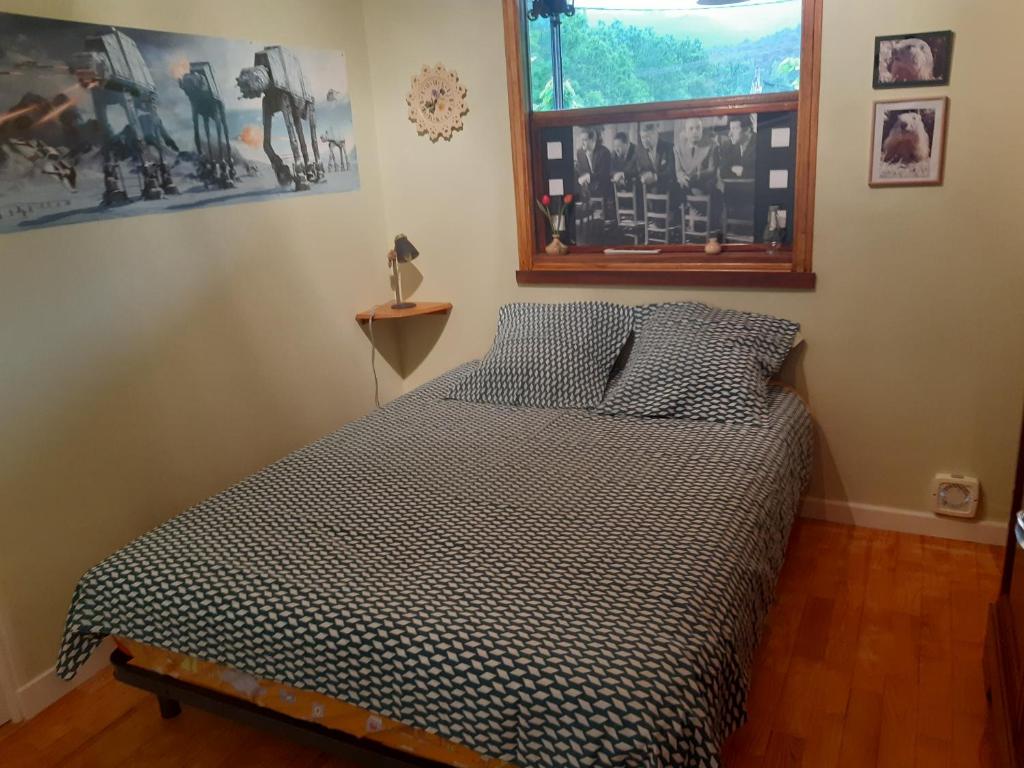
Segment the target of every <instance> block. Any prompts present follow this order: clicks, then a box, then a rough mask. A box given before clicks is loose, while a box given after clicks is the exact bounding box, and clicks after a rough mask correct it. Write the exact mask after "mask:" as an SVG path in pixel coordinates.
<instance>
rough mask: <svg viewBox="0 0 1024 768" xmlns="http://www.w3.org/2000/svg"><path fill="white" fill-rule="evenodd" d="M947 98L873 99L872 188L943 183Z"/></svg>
mask: <svg viewBox="0 0 1024 768" xmlns="http://www.w3.org/2000/svg"><path fill="white" fill-rule="evenodd" d="M948 105H949V99H948V98H947V97H945V96H943V97H941V98H938V99H917V100H914V101H876V102H875V115H874V129H873V131H872V134H871V174H870V177H869V180H868V183H869V184H870V186H872V187H900V186H926V185H935V184H941V183H942V171H943V166H944V164H945V160H946V158H945V154H946V113H947V111H948V110H947V107H948Z"/></svg>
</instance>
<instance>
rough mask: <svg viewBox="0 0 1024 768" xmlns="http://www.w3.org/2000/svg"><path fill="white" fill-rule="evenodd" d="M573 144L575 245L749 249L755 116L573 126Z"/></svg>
mask: <svg viewBox="0 0 1024 768" xmlns="http://www.w3.org/2000/svg"><path fill="white" fill-rule="evenodd" d="M572 137H573V175H574V178H573V180H572V185H573V189H572V192H573V193H574V194H575V197H576V201H577V202H576V203H575V204H574V205H573V217H574V223H575V242H576V243H578V244H580V245H603V246H618V245H648V246H652V245H653V246H655V247H656V246H657V245H659V244H663V245H678V244H684V243H685V244H692V245H697V244H702V243H706V242H707V238H708V235H709V234H710V233H712V232H721V233H722V235H723V239H724V241H725V242H734V243H736V242H740V243H742V242H751V241H752V238H753V234H754V177H755V175H756V164H755V161H756V140H757V124H756V115H728V116H726V115H707V116H695V117H687V118H680V119H678V120H660V121H644V122H640V123H614V124H607V123H606V124H603V125H588V126H573V129H572Z"/></svg>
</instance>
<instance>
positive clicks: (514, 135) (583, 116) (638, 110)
mask: <svg viewBox="0 0 1024 768" xmlns="http://www.w3.org/2000/svg"><path fill="white" fill-rule="evenodd" d="M502 2H503V17H504V26H505V53H506V73H507V77H508V99H509V120H510V126H511V139H512V168H513V181H514V185H515V190H514V192H515V203H516V223H517V226H516V240H517V246H518V252H519V269H518V271H517V272H516V278H517V280H518V282H519V283H520V284H538V283H541V284H590V285H594V284H598V285H700V286H729V287H773V288H775V287H782V288H800V289H808V288H813V287H814V284H815V275H814V272H813V270H812V264H811V246H812V242H813V226H814V184H815V171H816V166H817V156H816V151H817V130H818V91H819V82H820V60H821V17H822V4H823V0H803V6H802V16H801V79H800V89H799V91H795V92H788V93H772V94H754V95H745V96H737V97H726V98H714V99H701V100H692V101H674V102H660V103H649V104H638V105H629V106H621V107H611V108H593V109H580V110H563V111H560V112H558V113H554V112H537V113H533V112H531V110H530V102H529V95H530V94H529V90H530V89H529V72H528V62H527V57H526V54H527V51H526V24H525V21H524V9H523V4H522V0H502ZM784 110H795V111H796V112H797V119H796V130H795V134H796V136H795V142H796V163H795V168H794V172H793V174H792V175H791V179H792V181H791V183H792V184H793V188H794V194H795V200H794V205H793V216H792V217H791V218H790V219H789V221H788V223H787V228H788V230H789V232H790V233H791V239H790V244H788V245H786V246H785V247H784V248H782V249H776V250H774V251H772V250H771V249H769V248H768V247H767V246H765V245H763V244H756V243H755V244H752V245H750V244H746V245H743V244H727V245H725V246H724V247H723V249H722V252H721V253H720V254H718V255H716V256H709V255H707V254H705V253H704V249H703V246H700V245H680V244H673V245H671V246H667V247H664V248H662V249H661V251H662V252H661V253H660V254H659V255H658V256H656V257H651V256H644V255H641V254H632V253H629V250H631V249H628V248H627V249H621V250H625V251H626V253H621V252H618V253H615V254H605V253H604V252H603V250H602V249H596V248H592V247H591V248H587V247H580V246H575V245H573V246H570V248H569V253H568V254H566V255H564V256H553V255H549V254H547V253H545V252H544V250H543V246H544V242H543V237H542V233H543V232H545V230H544V228H543V226H544V219H543V217H542V215H541V214H540V213H539V212H538V211H537V208H536V202H535V198H536V197H538V196H539V193H538V188H539V186H538V185H537V184H536V183H535V182H536V180H538V179H540V178H541V175H540V174H541V169H540V166H541V157H540V150H539V146H538V143H537V131H538V130H539V129H540V128H541V127H543V126H550V125H552V124H555V123H557V122H558V121H572V122H573V123H574V124H577V125H585V124H588V123H593V122H601V121H607V122H616V121H645V120H651V121H654V120H666V119H680V118H685V117H688V116H698V115H700V116H703V115H709V114H710V115H716V114H717V115H721V114H744V113H748V114H749V113H753V112H766V111H784ZM634 250H637V251H639V250H642V248H636V249H634ZM616 251H620V249H618V248H616Z"/></svg>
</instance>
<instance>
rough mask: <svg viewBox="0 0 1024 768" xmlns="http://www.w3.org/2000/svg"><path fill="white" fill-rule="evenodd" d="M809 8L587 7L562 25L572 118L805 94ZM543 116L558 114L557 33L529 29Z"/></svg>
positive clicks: (598, 2) (750, 0)
mask: <svg viewBox="0 0 1024 768" xmlns="http://www.w3.org/2000/svg"><path fill="white" fill-rule="evenodd" d="M800 19H801V0H740V1H739V2H733V3H729V4H724V5H715V4H711V3H708V2H707V0H703V1H702V0H577V2H576V13H575V15H573V16H568V17H563V19H562V32H561V36H562V69H563V78H564V87H563V96H564V102H565V108H566V109H577V108H581V107H606V106H617V105H622V104H642V103H647V102H657V101H675V100H682V99H702V98H710V97H715V96H739V95H743V94H750V93H776V92H781V91H795V90H797V89H798V88H799V86H800ZM529 55H530V90H531V100H532V105H533V109H534V110H535V111H545V110H550V109H553V108H554V92H553V85H554V84H553V80H552V67H551V26H550V23H549V21H548V20H547V19H538V20H536V21H533V22H530V23H529Z"/></svg>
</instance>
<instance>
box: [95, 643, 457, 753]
mask: <svg viewBox="0 0 1024 768" xmlns="http://www.w3.org/2000/svg"><path fill="white" fill-rule="evenodd" d="M130 662H131V657H130V656H128V654H126V653H124V652H123V651H121V650H120V649H117V650H115V651H114V652H113V653H112V654H111V655H110V663H111V664H113V665H114V677H115V678H116V679H117V680H119V681H120V682H122V683H125V684H126V685H131V686H134V687H135V688H141V689H142V690H144V691H149V692H150V693H153V694H156V697H157V700H158V701H159V703H160V715H161V716H162V717H164V718H172V717H176V716H177V715H178V714H180V713H181V705H182V704H185V705H187V706H190V707H196V708H197V709H203V710H205V711H207V712H211V713H213V714H215V715H219V716H221V717H225V718H228V719H230V720H234V721H236V722H239V723H242V724H243V725H247V726H249V727H251V728H256V729H258V730H261V731H266V732H267V733H271V734H273V735H275V736H282V737H284V738H288V739H291V740H292V741H294V742H297V743H299V744H303V745H304V746H307V747H312V748H313V749H317V750H320V751H321V752H326V753H327V754H330V755H334V756H336V757H342V758H346V759H348V760H352V761H354V762H356V763H358V764H362V765H368V766H370V765H372V766H381V768H412V767H413V766H419V767H420V768H449V767H448V766H445V764H444V763H438V762H435V761H433V760H426V759H424V758H420V757H416V756H414V755H409V754H405V753H403V752H398V751H396V750H393V749H388V748H387V747H384V746H381V745H378V744H374V743H373V742H369V741H366V740H365V739H360V738H358V737H357V736H352V735H350V734H347V733H344V732H342V731H336V730H333V729H331V728H327V727H325V726H322V725H318V724H316V723H309V722H306V721H305V720H299V719H297V718H294V717H289V716H288V715H282V714H281V713H280V712H275V711H274V710H272V709H267V708H265V707H261V706H258V705H256V704H253V703H252V702H248V701H244V700H242V699H236V698H234V697H233V696H228V695H227V694H223V693H220V692H218V691H212V690H209V689H207V688H203V687H201V686H198V685H192V684H191V683H186V682H183V681H181V680H176V679H175V678H173V677H170V676H169V675H161V674H160V673H159V672H153V671H152V670H148V669H143V668H141V667H135V666H132V665H131V663H130Z"/></svg>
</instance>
